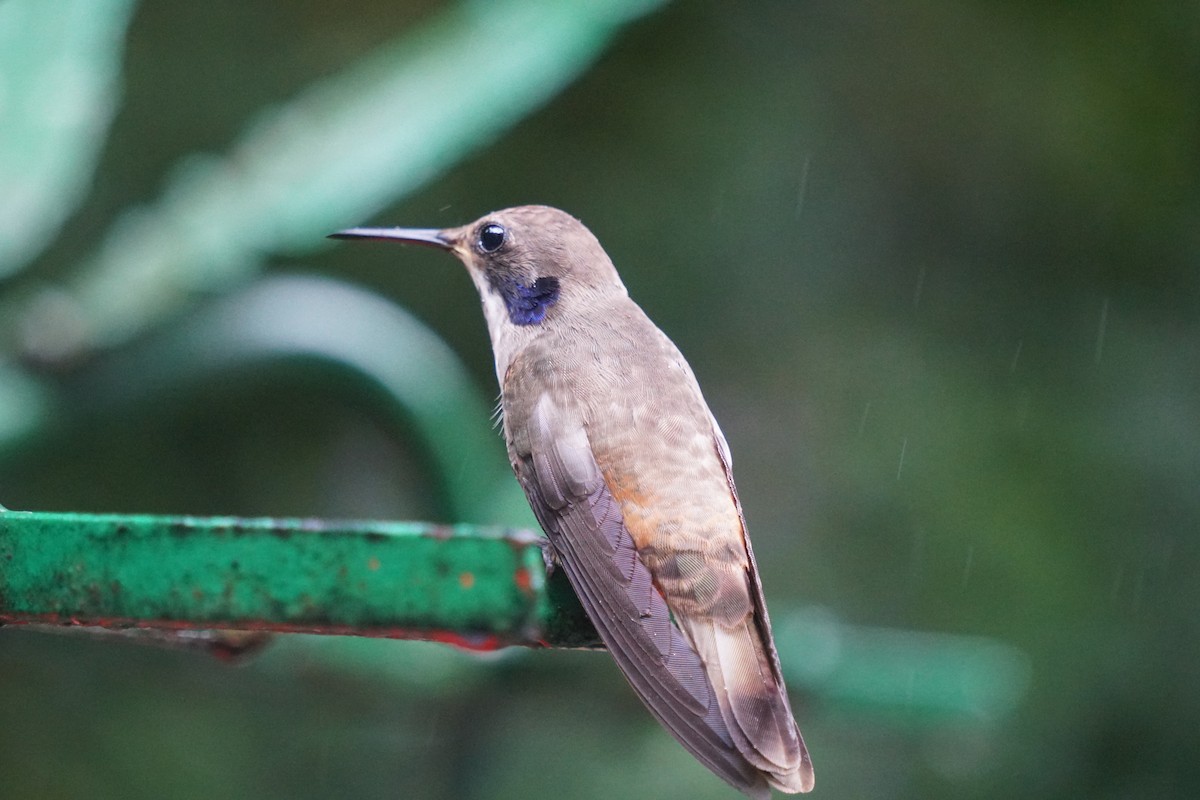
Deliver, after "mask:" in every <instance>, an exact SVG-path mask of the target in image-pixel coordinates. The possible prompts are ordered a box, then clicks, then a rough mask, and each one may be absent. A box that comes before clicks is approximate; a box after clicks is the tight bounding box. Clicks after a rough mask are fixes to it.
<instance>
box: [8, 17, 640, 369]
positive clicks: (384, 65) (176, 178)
mask: <svg viewBox="0 0 1200 800" xmlns="http://www.w3.org/2000/svg"><path fill="white" fill-rule="evenodd" d="M657 5H659V0H629V1H628V2H619V1H618V0H609V1H608V2H604V3H591V2H582V0H577V1H576V2H562V3H559V2H552V3H547V2H541V1H540V0H503V2H497V3H464V4H461V5H458V6H454V7H451V8H450V9H449V10H447V11H445V12H443V13H441V14H440V15H439V16H437V17H436V18H434V19H432V20H430V21H429V22H428V23H426V24H425V25H423V26H421V27H419V28H418V29H416V30H414V31H412V32H410V33H408V34H406V35H405V36H403V37H402V38H401V39H400V40H399V41H397V42H395V43H394V44H392V45H390V46H387V47H385V48H383V49H382V50H381V51H380V52H377V53H375V54H374V55H372V56H370V57H368V58H366V59H364V60H363V61H362V62H361V63H359V64H358V65H356V66H355V67H353V68H351V69H350V70H348V71H347V72H345V73H344V74H341V75H338V76H335V77H333V78H330V79H328V80H326V81H324V82H322V83H319V84H317V85H316V86H313V87H312V88H310V89H308V90H306V91H304V92H303V93H302V94H301V95H300V96H299V97H297V98H295V99H294V100H293V101H291V102H290V103H288V104H286V105H285V106H283V107H281V108H277V109H273V110H270V111H268V112H266V113H264V114H263V115H262V117H261V118H259V119H258V120H256V121H255V122H254V123H253V124H251V125H250V127H249V128H248V130H247V131H246V133H245V135H244V136H243V137H242V138H241V139H240V140H239V141H238V142H237V143H236V144H235V145H234V147H233V149H232V151H231V152H230V153H229V154H228V155H227V156H224V157H214V156H194V157H192V158H189V159H185V160H184V162H183V163H181V164H180V165H179V167H178V169H177V170H176V171H175V173H174V175H173V176H172V178H171V179H170V180H169V181H168V184H167V187H166V190H165V192H164V195H163V198H162V199H161V201H160V202H159V203H157V204H156V205H154V206H152V207H149V208H140V209H133V210H130V211H127V212H125V213H124V214H123V215H122V216H121V217H120V218H119V219H118V220H117V222H116V223H115V224H114V226H113V229H112V230H111V231H110V233H109V235H108V236H107V238H106V239H105V240H104V242H103V243H102V244H101V246H100V248H99V251H98V252H97V253H96V255H95V256H94V257H93V258H92V259H91V260H89V261H87V262H86V263H84V264H83V265H82V267H81V268H80V269H79V270H78V272H77V273H76V274H75V275H74V276H73V277H71V278H70V279H69V280H68V281H67V283H66V286H65V289H66V292H67V294H68V296H69V297H70V299H71V302H72V303H73V304H74V307H73V316H74V318H75V320H76V321H77V322H78V325H77V328H78V330H79V334H80V338H79V339H77V340H70V339H65V338H61V337H59V338H56V339H50V338H48V337H39V336H38V329H39V328H46V327H54V328H61V326H62V322H63V315H61V314H56V315H55V316H54V317H53V318H47V319H41V320H39V319H37V318H36V316H35V318H34V319H33V320H32V321H31V322H30V323H29V324H30V327H31V328H32V329H33V331H34V333H33V335H32V337H27V342H30V341H31V342H33V343H35V347H34V349H35V350H36V351H37V352H36V355H38V356H39V357H42V358H48V359H54V358H59V357H62V356H65V355H68V354H69V353H70V352H72V351H73V350H75V349H77V348H85V349H86V348H94V347H103V346H108V345H113V344H117V343H119V342H121V341H124V340H125V339H126V338H127V337H129V336H131V335H133V334H135V333H136V332H138V331H139V330H141V329H142V328H143V327H144V326H145V325H147V324H148V323H150V322H152V321H154V320H156V319H159V318H160V317H162V316H163V315H164V314H166V313H168V312H169V311H171V310H174V309H177V308H178V307H179V306H180V305H181V304H182V303H184V302H186V300H187V299H188V298H190V297H191V296H192V295H193V293H194V292H196V291H204V290H212V289H216V288H220V287H223V286H228V285H229V284H231V283H233V282H236V281H239V280H243V279H245V278H246V277H247V276H249V275H251V274H253V273H254V272H255V271H256V270H257V268H258V267H259V266H260V264H261V261H262V258H263V256H264V255H265V254H266V253H270V252H277V251H283V250H287V251H294V252H302V251H307V250H310V249H312V248H314V247H317V246H319V245H320V244H321V243H322V242H321V237H322V235H323V234H324V233H325V232H327V231H332V230H334V229H336V228H339V227H344V226H346V225H347V224H349V223H352V222H360V221H362V220H363V219H365V218H367V217H369V216H371V215H372V214H373V213H375V212H377V211H378V210H379V209H380V208H382V207H383V206H384V205H386V204H387V203H388V202H389V201H392V200H395V199H396V198H397V197H400V196H402V195H404V194H406V193H407V192H410V191H412V190H413V189H415V188H417V187H418V186H420V185H421V184H423V183H424V182H426V181H428V180H429V179H430V178H432V177H434V176H435V175H437V174H438V173H439V172H441V171H442V170H444V169H446V168H447V167H449V166H451V165H452V164H454V163H456V162H457V161H458V160H459V159H461V158H462V157H463V156H464V155H465V154H467V153H468V152H470V151H471V150H473V149H475V148H477V147H479V146H481V145H483V144H485V143H487V142H489V141H491V140H492V139H493V138H495V137H496V136H497V135H498V134H499V133H500V132H502V131H504V130H505V129H507V128H508V127H510V126H511V125H513V124H515V123H516V122H518V121H519V120H521V119H523V118H524V117H526V116H527V115H528V114H529V113H530V112H531V111H533V110H534V109H536V108H538V107H539V106H540V105H541V104H542V103H544V102H545V101H546V100H547V99H548V98H550V97H551V96H553V94H554V93H555V92H557V91H558V90H559V89H561V88H562V87H563V86H565V85H566V84H567V83H569V82H570V81H571V80H572V79H574V78H575V77H576V76H577V75H579V74H580V72H582V71H583V69H584V68H586V67H587V66H588V65H589V64H590V63H591V62H592V60H593V59H595V58H596V56H597V55H598V54H599V53H600V52H601V50H602V49H603V47H604V46H605V45H606V44H607V43H608V42H609V41H610V40H611V39H612V37H613V36H614V35H615V34H616V32H617V31H618V30H619V29H620V27H621V25H622V24H623V23H625V22H627V21H629V20H631V19H633V18H635V17H636V16H638V15H639V14H643V13H645V12H647V11H649V10H650V9H652V8H654V7H656V6H657ZM34 308H35V309H36V308H37V306H36V305H35V306H34ZM38 343H40V344H38Z"/></svg>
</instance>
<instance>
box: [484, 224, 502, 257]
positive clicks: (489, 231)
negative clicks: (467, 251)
mask: <svg viewBox="0 0 1200 800" xmlns="http://www.w3.org/2000/svg"><path fill="white" fill-rule="evenodd" d="M507 233H508V232H507V231H506V230H504V226H503V225H497V224H496V223H494V222H491V223H488V224H487V225H484V226H483V227H482V228H480V229H479V249H480V250H482V251H483V252H485V253H494V252H496V251H497V250H499V249H500V245H502V244H504V236H505V234H507Z"/></svg>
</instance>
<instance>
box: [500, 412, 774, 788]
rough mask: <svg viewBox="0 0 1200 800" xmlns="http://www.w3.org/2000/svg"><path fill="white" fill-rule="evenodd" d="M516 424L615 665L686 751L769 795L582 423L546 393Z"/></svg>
mask: <svg viewBox="0 0 1200 800" xmlns="http://www.w3.org/2000/svg"><path fill="white" fill-rule="evenodd" d="M522 427H523V429H524V431H525V434H526V435H524V436H521V437H520V440H519V441H515V442H514V441H512V440H511V439H510V448H511V450H512V453H511V455H512V460H513V468H514V470H515V471H516V473H517V478H518V480H519V481H520V483H521V486H522V487H523V488H524V490H525V494H526V495H527V497H528V498H529V502H530V505H531V506H532V507H533V510H534V513H535V514H536V516H537V518H538V521H539V522H540V523H541V525H542V527H543V528H544V529H545V531H546V534H547V535H548V536H549V538H550V542H551V544H552V546H553V547H554V550H555V552H556V555H557V556H558V559H559V561H560V563H561V564H562V567H563V569H564V571H565V572H566V573H567V577H568V578H569V579H570V581H571V585H572V586H573V587H574V589H575V592H576V594H577V595H578V596H579V599H580V601H581V602H582V603H583V606H584V609H585V610H586V611H587V614H588V617H589V618H590V619H591V620H592V623H593V624H594V625H595V626H596V630H597V631H598V632H599V634H600V637H601V639H603V640H604V643H605V646H606V647H607V648H608V650H609V652H611V653H612V656H613V658H614V659H615V660H616V662H617V665H618V666H619V667H620V669H621V671H622V672H623V673H624V674H625V677H626V678H627V679H628V680H629V683H630V684H631V685H632V686H633V688H634V690H635V691H636V692H637V694H638V696H639V697H640V698H641V699H642V701H643V702H644V703H645V705H646V707H647V708H648V709H649V710H650V712H651V713H652V714H653V715H654V716H655V717H656V718H657V719H658V720H659V722H661V723H662V724H663V726H665V727H666V728H667V730H669V731H670V732H671V733H672V734H673V735H674V736H675V738H676V739H678V740H679V741H680V743H681V744H683V746H684V747H685V748H687V749H688V750H689V751H690V752H691V753H692V755H694V756H695V757H696V758H697V759H698V760H699V761H700V762H701V763H703V764H704V765H705V766H707V767H708V768H709V769H711V770H712V771H713V772H714V773H716V774H717V775H718V776H720V777H721V778H722V779H724V780H725V781H727V782H728V783H729V784H730V785H732V786H734V787H735V788H737V789H739V790H741V791H742V792H745V793H746V794H748V795H750V796H751V797H754V798H760V799H761V800H766V798H769V797H770V789H769V788H768V785H767V781H766V778H765V777H764V775H763V773H762V772H761V771H760V770H759V769H758V768H757V767H756V766H755V765H754V764H752V763H750V762H749V761H748V760H747V759H746V757H745V756H744V755H743V754H742V752H741V749H740V748H739V747H738V744H737V743H736V742H735V741H734V739H733V737H732V735H731V734H730V731H729V726H728V725H727V724H726V722H725V717H724V715H723V713H722V708H721V706H722V702H721V701H720V699H719V697H718V693H717V692H716V691H714V689H713V686H712V684H711V683H710V680H709V674H708V672H707V670H706V668H705V665H704V662H703V661H702V660H701V658H700V656H699V655H698V654H697V652H696V651H695V650H693V649H692V647H691V646H690V645H689V643H688V641H687V639H686V638H685V636H684V634H683V633H682V632H681V631H680V630H679V628H677V627H676V626H675V625H674V624H672V620H671V611H670V608H669V607H668V606H667V603H666V601H665V600H664V598H663V596H662V594H661V593H660V592H659V590H658V589H657V588H656V586H655V584H654V580H653V576H652V575H651V573H650V570H649V569H648V568H647V566H646V564H645V563H644V562H643V561H642V559H641V558H640V557H639V555H638V550H637V547H636V545H635V543H634V541H633V537H632V536H631V535H630V533H629V531H628V529H627V528H626V526H625V522H624V518H623V516H622V513H621V508H620V504H619V503H618V502H617V500H616V499H615V498H614V497H613V495H612V492H611V491H610V490H609V488H608V486H607V485H606V483H605V481H604V477H603V475H602V474H601V471H600V468H599V466H598V465H597V463H596V460H595V458H594V456H593V455H592V450H591V446H590V444H589V442H588V438H587V432H586V431H585V430H584V428H583V426H582V423H581V422H580V421H578V420H573V419H569V418H568V416H567V415H565V414H563V413H562V412H561V411H560V409H558V408H557V407H556V406H555V405H554V403H553V401H552V400H551V399H550V397H549V395H545V394H543V395H542V396H541V397H540V398H539V399H538V400H537V401H536V403H535V404H534V405H533V408H532V409H530V413H529V416H528V418H527V425H525V426H522Z"/></svg>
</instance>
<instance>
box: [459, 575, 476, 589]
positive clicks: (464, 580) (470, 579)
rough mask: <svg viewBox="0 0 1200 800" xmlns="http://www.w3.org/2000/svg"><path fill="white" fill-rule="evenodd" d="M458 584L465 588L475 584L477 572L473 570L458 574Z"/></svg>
mask: <svg viewBox="0 0 1200 800" xmlns="http://www.w3.org/2000/svg"><path fill="white" fill-rule="evenodd" d="M458 585H459V586H461V587H463V588H464V589H470V588H471V587H472V586H474V585H475V574H474V573H473V572H460V573H459V575H458Z"/></svg>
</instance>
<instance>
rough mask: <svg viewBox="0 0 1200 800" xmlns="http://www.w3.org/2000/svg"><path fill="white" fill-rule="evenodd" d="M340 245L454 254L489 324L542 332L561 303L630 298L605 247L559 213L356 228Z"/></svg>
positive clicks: (539, 209) (524, 210)
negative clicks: (503, 322)
mask: <svg viewBox="0 0 1200 800" xmlns="http://www.w3.org/2000/svg"><path fill="white" fill-rule="evenodd" d="M331 238H334V239H385V240H391V241H399V242H409V243H411V244H421V245H426V246H430V247H437V248H439V249H442V250H449V251H450V252H451V253H454V255H456V256H458V258H459V260H461V261H462V262H463V263H464V264H465V265H466V266H467V271H468V272H469V273H470V274H471V278H472V279H473V280H474V282H475V285H476V287H477V288H478V289H479V292H480V294H481V295H482V296H483V300H484V308H485V310H487V312H488V316H489V321H491V319H490V318H491V317H492V316H493V313H495V312H500V311H502V312H503V315H504V316H507V321H508V322H510V323H511V324H513V325H523V326H524V325H540V324H541V323H542V322H544V321H545V320H546V319H548V318H552V317H553V316H554V315H556V314H557V313H560V311H561V308H560V307H559V306H560V301H564V302H565V303H572V302H588V300H589V299H591V298H594V297H596V296H597V295H599V294H604V293H609V292H614V291H616V292H619V293H621V294H624V293H625V286H624V285H623V284H622V283H621V279H620V277H618V276H617V271H616V269H615V268H614V267H613V265H612V261H611V260H609V257H608V255H607V254H606V253H605V252H604V249H603V248H602V247H601V246H600V242H598V241H597V240H596V237H595V236H593V235H592V232H591V231H589V230H588V229H587V228H586V227H584V225H583V223H582V222H580V221H579V220H577V219H575V218H574V217H572V216H571V215H570V214H567V213H566V212H564V211H559V210H558V209H557V208H551V207H549V206H517V207H515V208H506V209H504V210H503V211H494V212H492V213H490V214H486V215H484V216H482V217H480V218H479V219H477V220H475V221H474V222H472V223H469V224H467V225H463V226H462V227H459V228H446V229H444V230H436V229H420V228H351V229H349V230H345V231H339V232H338V233H335V234H333V235H332V237H331Z"/></svg>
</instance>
